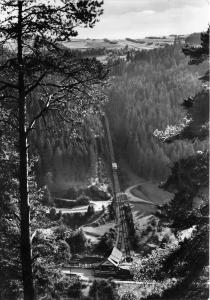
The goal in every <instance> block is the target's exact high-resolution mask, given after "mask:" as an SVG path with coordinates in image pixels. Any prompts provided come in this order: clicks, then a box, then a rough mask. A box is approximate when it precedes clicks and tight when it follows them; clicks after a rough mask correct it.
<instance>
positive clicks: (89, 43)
mask: <svg viewBox="0 0 210 300" xmlns="http://www.w3.org/2000/svg"><path fill="white" fill-rule="evenodd" d="M148 43H149V44H148ZM173 43H174V36H168V37H164V38H158V37H149V38H142V39H132V38H126V39H114V40H111V39H107V38H104V39H72V40H71V41H69V42H65V43H64V45H65V46H66V47H68V48H71V49H80V50H87V49H99V48H104V49H107V50H120V49H123V48H125V47H128V48H129V49H135V50H141V49H145V50H150V49H154V48H157V47H158V48H159V47H162V46H165V45H171V44H173Z"/></svg>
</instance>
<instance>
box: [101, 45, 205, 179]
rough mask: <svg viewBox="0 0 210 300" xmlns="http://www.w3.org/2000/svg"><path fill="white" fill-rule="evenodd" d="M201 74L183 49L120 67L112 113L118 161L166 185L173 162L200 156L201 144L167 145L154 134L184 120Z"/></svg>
mask: <svg viewBox="0 0 210 300" xmlns="http://www.w3.org/2000/svg"><path fill="white" fill-rule="evenodd" d="M200 68H202V66H200ZM198 72H199V70H198V69H197V70H196V72H195V69H193V67H192V66H189V65H188V64H187V60H186V58H185V56H184V55H183V54H182V51H181V46H180V45H173V46H166V47H165V48H162V49H154V50H151V51H137V52H135V53H132V55H127V61H123V60H120V59H119V60H118V61H115V64H114V66H113V69H112V80H111V86H110V88H109V90H108V91H107V93H108V95H109V99H110V102H109V103H108V104H107V106H106V111H107V114H108V118H109V121H110V126H111V130H112V134H113V139H114V145H115V150H116V152H117V153H118V158H119V157H121V158H123V159H124V160H126V161H127V162H128V163H129V165H130V167H131V168H132V169H133V170H134V171H135V172H136V173H137V174H138V175H140V176H141V177H144V178H150V179H164V178H166V176H167V175H168V173H169V167H170V165H171V162H172V161H175V160H177V159H178V158H180V157H185V156H186V155H189V154H193V153H194V151H195V149H196V142H195V143H194V144H193V145H192V144H190V143H188V142H186V141H185V142H183V141H182V142H176V143H175V145H173V146H171V145H165V144H162V143H160V142H159V141H157V139H155V137H154V134H153V133H154V131H155V129H156V128H158V129H163V128H165V127H166V126H167V125H168V124H171V125H174V124H176V123H177V122H178V120H180V115H182V116H183V117H184V115H183V112H182V109H181V106H180V104H181V102H182V99H184V98H185V97H187V96H189V95H191V94H194V93H196V92H197V91H198V90H199V89H200V84H199V83H198V80H197V78H198V77H199V73H198ZM183 122H186V121H185V120H183Z"/></svg>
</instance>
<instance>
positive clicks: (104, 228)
mask: <svg viewBox="0 0 210 300" xmlns="http://www.w3.org/2000/svg"><path fill="white" fill-rule="evenodd" d="M114 226H115V223H114V222H108V223H106V224H104V225H100V226H98V227H93V226H83V228H82V229H83V231H84V233H85V235H86V237H87V238H88V239H90V240H91V241H92V242H97V241H98V239H99V238H100V237H101V236H102V235H103V234H104V233H106V232H108V231H109V230H110V229H111V228H114Z"/></svg>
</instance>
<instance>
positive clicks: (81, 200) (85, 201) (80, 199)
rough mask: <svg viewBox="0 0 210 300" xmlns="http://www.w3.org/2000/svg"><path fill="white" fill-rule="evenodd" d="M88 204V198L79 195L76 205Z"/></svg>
mask: <svg viewBox="0 0 210 300" xmlns="http://www.w3.org/2000/svg"><path fill="white" fill-rule="evenodd" d="M89 203H90V198H89V197H88V196H86V195H80V196H79V197H78V198H77V199H76V205H88V204H89Z"/></svg>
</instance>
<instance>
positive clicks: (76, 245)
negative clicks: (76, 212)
mask: <svg viewBox="0 0 210 300" xmlns="http://www.w3.org/2000/svg"><path fill="white" fill-rule="evenodd" d="M66 242H67V243H68V244H69V246H70V249H71V253H72V254H75V253H83V252H84V251H85V249H86V244H87V240H86V237H85V234H84V232H83V230H82V229H78V230H76V231H73V232H72V233H71V235H69V236H68V237H67V238H66Z"/></svg>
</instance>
